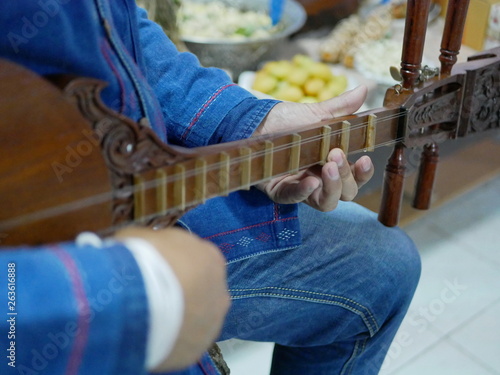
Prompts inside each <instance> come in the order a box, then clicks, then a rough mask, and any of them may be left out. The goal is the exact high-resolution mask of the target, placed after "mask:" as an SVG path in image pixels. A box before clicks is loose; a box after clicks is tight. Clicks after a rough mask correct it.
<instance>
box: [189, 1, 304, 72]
mask: <svg viewBox="0 0 500 375" xmlns="http://www.w3.org/2000/svg"><path fill="white" fill-rule="evenodd" d="M190 1H197V2H202V3H206V2H209V1H210V0H190ZM223 2H224V3H225V4H226V5H228V6H233V7H237V8H240V9H248V10H255V11H259V10H260V11H264V12H267V11H268V8H269V3H270V1H269V0H230V1H229V0H223ZM306 18H307V15H306V12H305V10H304V8H303V7H302V5H301V4H300V3H298V2H296V1H295V0H285V3H284V7H283V16H282V19H281V21H280V24H283V26H282V27H281V29H280V30H279V31H277V32H276V33H273V34H272V35H270V36H269V37H267V38H263V39H250V38H249V39H247V40H229V39H228V40H225V39H222V40H221V39H218V40H213V39H207V38H203V37H184V36H181V38H182V40H183V42H184V43H185V45H186V47H187V48H188V50H189V51H191V52H192V53H194V54H195V55H196V56H197V57H198V59H199V60H200V62H201V64H202V65H203V66H206V67H212V66H213V67H218V68H222V69H225V70H227V71H229V72H230V73H231V74H232V76H233V78H237V77H238V76H239V74H240V73H241V72H243V71H245V70H255V69H256V68H257V66H258V64H259V62H261V61H263V60H264V59H266V58H267V57H268V56H269V55H270V53H271V52H272V51H273V47H276V46H277V45H278V44H279V43H281V42H283V41H284V40H285V39H286V38H287V37H289V36H290V35H291V34H293V33H294V32H296V31H298V30H299V29H300V28H301V27H302V26H304V23H305V21H306Z"/></svg>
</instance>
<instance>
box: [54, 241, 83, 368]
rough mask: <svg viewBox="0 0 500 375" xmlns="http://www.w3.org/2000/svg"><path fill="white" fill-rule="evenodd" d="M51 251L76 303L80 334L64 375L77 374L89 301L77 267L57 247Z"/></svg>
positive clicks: (69, 257) (70, 258) (74, 342)
mask: <svg viewBox="0 0 500 375" xmlns="http://www.w3.org/2000/svg"><path fill="white" fill-rule="evenodd" d="M52 251H53V252H54V253H55V255H56V256H57V257H58V258H59V260H60V261H61V262H62V264H63V265H64V267H66V270H67V271H68V274H69V277H70V279H71V286H72V288H73V293H74V296H75V299H76V301H77V309H78V321H77V330H76V331H78V332H80V333H79V334H77V335H76V336H75V340H74V341H73V349H72V351H71V354H70V356H69V360H68V365H67V367H66V374H77V373H78V372H79V367H80V364H81V362H82V358H83V353H84V350H85V346H86V344H87V339H88V336H89V322H88V319H87V317H88V316H89V314H90V306H89V301H88V299H87V295H86V294H85V288H84V286H83V282H82V278H81V276H80V272H79V271H78V266H77V265H76V263H75V261H74V260H73V258H72V257H71V255H69V254H68V253H67V252H66V251H65V250H64V249H63V248H60V247H57V246H54V247H52Z"/></svg>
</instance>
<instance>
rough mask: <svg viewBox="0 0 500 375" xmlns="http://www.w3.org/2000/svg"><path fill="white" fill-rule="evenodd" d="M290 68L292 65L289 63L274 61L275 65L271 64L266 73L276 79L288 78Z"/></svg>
mask: <svg viewBox="0 0 500 375" xmlns="http://www.w3.org/2000/svg"><path fill="white" fill-rule="evenodd" d="M292 68H293V65H292V63H291V62H290V61H286V60H282V61H276V64H272V65H271V66H269V67H268V69H266V71H267V72H268V73H270V74H272V75H273V76H275V77H276V78H279V79H284V78H286V77H287V76H288V74H289V73H290V71H291V70H292Z"/></svg>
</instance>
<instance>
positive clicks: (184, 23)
mask: <svg viewBox="0 0 500 375" xmlns="http://www.w3.org/2000/svg"><path fill="white" fill-rule="evenodd" d="M178 20H179V30H180V34H181V35H182V36H183V37H188V38H192V37H203V38H209V39H214V40H217V39H227V40H242V39H259V38H268V37H269V36H270V35H272V34H273V33H276V32H277V31H279V30H281V28H282V27H283V25H282V24H277V25H275V26H273V24H272V21H271V17H269V15H268V14H267V13H265V12H257V11H253V10H243V9H238V8H236V7H233V6H228V5H226V4H225V3H224V2H222V1H210V2H206V3H204V2H196V1H188V0H184V1H183V2H182V5H181V7H180V10H179V14H178Z"/></svg>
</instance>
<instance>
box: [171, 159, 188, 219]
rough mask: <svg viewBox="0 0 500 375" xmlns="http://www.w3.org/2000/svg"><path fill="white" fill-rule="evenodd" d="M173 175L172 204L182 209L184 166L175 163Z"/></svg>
mask: <svg viewBox="0 0 500 375" xmlns="http://www.w3.org/2000/svg"><path fill="white" fill-rule="evenodd" d="M174 177H175V181H174V206H175V207H176V208H177V209H179V210H181V211H184V210H185V209H186V167H185V166H184V165H182V164H177V165H176V166H175V175H174Z"/></svg>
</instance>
